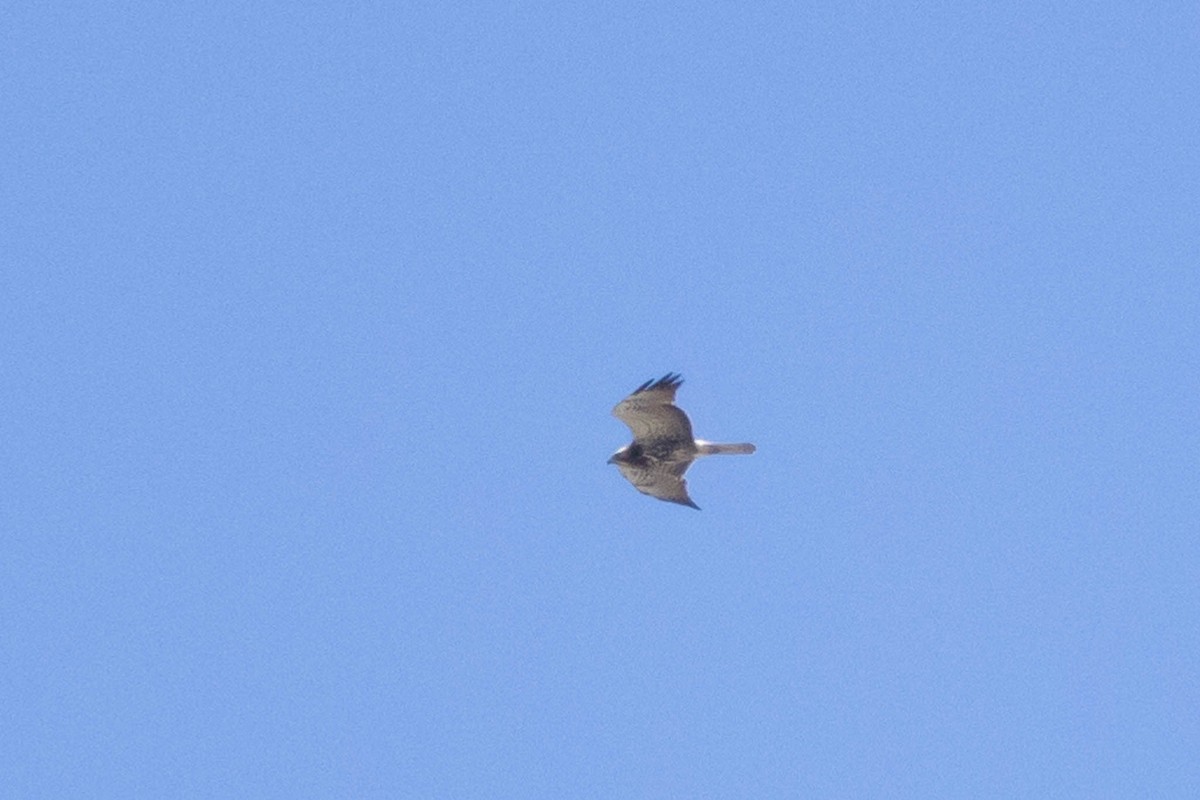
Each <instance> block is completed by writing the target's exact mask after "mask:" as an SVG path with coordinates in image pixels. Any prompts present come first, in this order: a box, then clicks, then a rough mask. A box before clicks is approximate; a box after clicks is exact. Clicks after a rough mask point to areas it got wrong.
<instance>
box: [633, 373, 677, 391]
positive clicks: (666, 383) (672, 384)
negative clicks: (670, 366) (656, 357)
mask: <svg viewBox="0 0 1200 800" xmlns="http://www.w3.org/2000/svg"><path fill="white" fill-rule="evenodd" d="M682 385H683V376H681V375H680V374H679V373H678V372H668V373H667V374H666V375H663V376H662V377H661V378H659V379H658V380H653V379H651V380H648V381H646V382H645V383H643V384H642V385H641V386H639V387H638V388H636V389H634V390H633V393H634V394H637V393H638V392H644V391H646V390H648V389H664V388H665V389H678V388H679V387H680V386H682Z"/></svg>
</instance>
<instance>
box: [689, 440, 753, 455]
mask: <svg viewBox="0 0 1200 800" xmlns="http://www.w3.org/2000/svg"><path fill="white" fill-rule="evenodd" d="M753 452H754V445H752V444H750V443H748V442H742V443H740V444H717V443H715V442H701V441H697V442H696V455H699V456H720V455H738V454H746V453H753Z"/></svg>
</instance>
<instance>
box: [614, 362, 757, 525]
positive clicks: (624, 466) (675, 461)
mask: <svg viewBox="0 0 1200 800" xmlns="http://www.w3.org/2000/svg"><path fill="white" fill-rule="evenodd" d="M682 383H683V379H682V378H680V377H679V376H678V375H675V374H673V373H667V374H666V375H664V376H663V377H662V378H659V379H658V380H657V381H646V382H645V383H643V384H642V385H641V386H639V387H638V388H637V389H635V390H634V391H633V393H632V394H630V395H629V396H628V397H626V398H625V399H624V400H622V401H621V402H620V403H617V405H616V407H615V408H613V416H615V417H616V418H617V419H619V420H621V421H622V422H624V423H625V424H626V425H628V426H629V429H630V430H632V431H633V441H632V442H631V443H630V444H628V445H626V446H625V447H622V448H621V449H620V450H618V451H617V452H615V453H613V455H612V458H610V459H609V460H608V463H610V464H615V465H616V467H617V469H619V470H620V471H621V474H622V475H624V476H625V478H626V480H628V481H629V482H630V483H632V484H633V486H634V488H636V489H637V490H638V491H639V492H642V493H643V494H648V495H650V496H651V497H656V498H658V499H659V500H666V501H667V502H670V503H679V504H680V505H685V506H691V507H692V508H697V509H698V508H699V507H700V506H698V505H696V504H695V503H694V502H692V498H691V497H689V496H688V491H687V481H686V480H684V478H683V474H684V473H685V472H687V470H688V467H690V466H691V465H692V462H693V461H695V460H696V459H697V458H700V457H701V456H708V455H719V454H732V453H753V452H754V449H755V448H754V445H752V444H748V443H743V444H714V443H713V442H706V441H704V440H702V439H696V438H694V437H693V436H692V423H691V420H689V419H688V417H687V414H685V413H683V410H682V409H680V408H679V407H678V406H676V405H675V392H676V390H677V389H678V388H679V385H680V384H682Z"/></svg>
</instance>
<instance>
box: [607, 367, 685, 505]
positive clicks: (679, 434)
mask: <svg viewBox="0 0 1200 800" xmlns="http://www.w3.org/2000/svg"><path fill="white" fill-rule="evenodd" d="M681 383H683V378H681V377H679V376H678V375H676V374H674V373H671V372H668V373H667V374H666V375H664V376H663V377H661V378H659V379H658V380H656V381H646V382H645V383H643V384H642V385H641V386H639V387H638V388H636V389H634V390H633V393H632V394H630V395H629V397H626V398H625V399H624V400H622V401H621V402H619V403H617V405H616V406H615V407H614V408H613V412H612V413H613V416H614V417H616V418H617V419H619V420H621V422H624V423H625V424H626V425H628V426H629V429H630V430H632V431H633V439H634V441H635V442H636V441H639V440H643V439H686V440H687V441H689V442H690V441H691V440H692V423H691V421H690V420H688V417H687V414H685V413H683V411H682V410H681V409H680V408H679V407H678V406H676V405H675V390H676V389H678V388H679V385H680V384H681ZM622 471H623V470H622ZM625 477H627V478H628V477H629V476H628V475H626V476H625ZM630 480H631V481H632V480H633V479H632V478H630ZM634 486H637V483H636V482H635V483H634ZM639 488H640V487H639ZM680 491H681V492H682V497H684V498H685V500H686V498H687V491H686V490H684V489H680ZM647 494H653V492H647ZM658 496H659V495H655V497H658ZM664 499H667V498H664ZM675 502H683V501H679V500H676V501H675ZM690 504H691V501H690V500H686V502H684V505H690Z"/></svg>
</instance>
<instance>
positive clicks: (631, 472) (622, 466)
mask: <svg viewBox="0 0 1200 800" xmlns="http://www.w3.org/2000/svg"><path fill="white" fill-rule="evenodd" d="M689 464H690V462H689V463H687V464H675V465H670V466H668V465H653V466H650V467H639V466H635V465H633V464H628V463H621V462H618V463H617V469H619V470H621V474H622V475H624V476H625V480H627V481H629V482H630V483H632V484H633V487H634V488H635V489H637V490H638V491H639V492H641V493H642V494H648V495H650V496H651V497H657V498H658V499H659V500H666V501H667V502H668V503H679V504H680V505H681V506H691V507H692V508H694V509H696V510H699V509H700V506H698V505H696V504H695V503H693V502H692V498H691V497H689V496H688V491H687V481H686V480H684V479H683V473H684V472H685V471H686V470H687V468H688V466H689Z"/></svg>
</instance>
